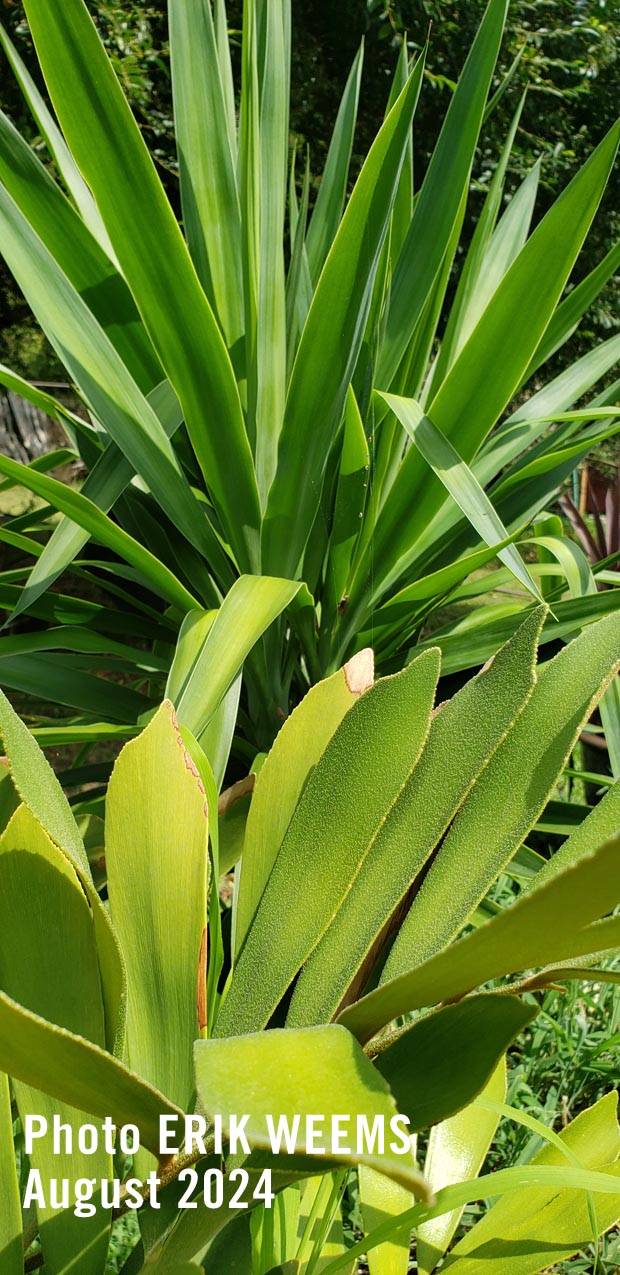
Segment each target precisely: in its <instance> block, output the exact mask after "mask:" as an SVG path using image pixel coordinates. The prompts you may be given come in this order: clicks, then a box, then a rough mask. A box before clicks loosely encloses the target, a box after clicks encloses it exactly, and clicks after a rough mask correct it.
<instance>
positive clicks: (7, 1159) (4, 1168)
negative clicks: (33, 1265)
mask: <svg viewBox="0 0 620 1275" xmlns="http://www.w3.org/2000/svg"><path fill="white" fill-rule="evenodd" d="M0 1192H1V1193H2V1213H1V1214H0V1261H1V1262H2V1271H3V1275H23V1272H24V1257H23V1239H22V1210H21V1201H20V1195H19V1181H18V1178H17V1167H16V1164H15V1151H14V1148H13V1116H12V1114H11V1093H10V1090H9V1078H8V1076H5V1075H4V1074H3V1073H2V1072H0Z"/></svg>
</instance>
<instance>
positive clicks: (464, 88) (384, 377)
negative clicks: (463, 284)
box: [377, 0, 507, 390]
mask: <svg viewBox="0 0 620 1275" xmlns="http://www.w3.org/2000/svg"><path fill="white" fill-rule="evenodd" d="M506 12H507V4H506V3H505V0H491V2H490V4H489V5H488V7H487V11H486V14H485V16H484V19H483V21H482V24H481V26H480V29H479V31H478V34H477V36H476V39H475V41H474V44H473V46H472V49H471V52H470V54H469V57H468V59H467V62H466V64H465V67H464V69H463V73H462V75H461V78H460V80H459V83H458V87H457V89H456V91H455V93H454V95H453V98H452V101H451V103H450V107H449V110H448V114H447V115H446V119H445V121H444V125H443V128H442V131H441V135H440V138H439V141H438V143H437V146H436V148H435V150H434V152H433V156H432V159H431V162H430V165H429V168H428V171H427V174H426V177H425V179H424V184H423V186H422V190H421V191H420V194H419V196H418V199H417V202H416V206H415V210H414V215H413V219H412V221H411V225H410V227H409V233H408V235H407V239H406V240H405V243H404V245H403V248H402V252H401V254H400V258H399V260H398V262H397V265H396V269H395V271H394V277H393V280H392V288H391V295H390V308H389V314H388V322H387V328H386V334H385V342H384V345H383V349H382V351H381V359H380V362H379V368H378V372H377V377H378V380H377V384H378V385H379V386H380V388H381V389H385V390H388V389H390V388H391V386H392V382H393V379H394V376H395V374H396V372H397V371H398V367H399V365H400V363H401V360H402V358H403V355H404V354H405V352H406V350H407V348H408V346H409V342H410V340H411V337H412V336H413V333H414V331H415V328H416V325H417V323H418V321H419V319H420V318H421V316H422V312H423V309H424V306H425V304H426V300H427V297H428V295H429V293H430V291H431V289H432V285H433V282H434V280H435V278H436V276H437V274H438V273H439V270H440V267H441V263H442V261H443V259H444V257H445V253H446V249H447V247H448V244H449V242H450V238H451V235H452V230H453V226H454V223H455V221H456V219H457V217H458V214H459V209H460V207H461V202H462V199H463V195H464V193H465V192H466V190H467V187H468V183H469V174H470V170H471V165H472V161H473V158H474V153H475V149H476V142H477V139H478V133H479V131H480V125H481V122H482V114H483V111H484V106H485V102H486V98H487V93H488V91H489V87H490V84H491V77H492V75H493V71H494V68H495V62H496V60H497V55H498V52H499V46H500V41H501V38H502V32H503V29H504V22H505V20H506ZM396 388H398V387H396Z"/></svg>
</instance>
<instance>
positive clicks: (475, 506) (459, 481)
mask: <svg viewBox="0 0 620 1275" xmlns="http://www.w3.org/2000/svg"><path fill="white" fill-rule="evenodd" d="M382 398H384V399H385V402H386V403H388V405H389V406H390V407H391V408H392V411H393V412H394V413H395V414H396V416H397V417H398V419H399V421H400V423H401V425H402V426H403V428H404V429H405V430H406V432H407V434H408V435H409V437H410V438H411V440H412V442H413V443H415V446H416V447H417V449H418V451H419V452H420V455H421V456H423V458H424V460H425V461H426V462H427V464H428V465H430V467H431V469H432V470H433V472H434V473H435V474H436V475H437V477H438V478H440V479H441V482H442V483H443V484H444V487H445V488H446V490H447V491H449V493H450V495H451V496H452V498H453V500H455V501H456V503H457V505H458V506H459V508H460V509H462V510H463V513H464V514H465V515H466V516H467V518H468V519H469V521H470V522H471V524H472V526H473V527H475V528H476V531H477V532H478V534H479V536H480V539H481V540H484V542H485V544H487V545H494V544H497V542H498V541H501V540H507V539H508V532H507V531H506V528H505V527H504V525H503V523H502V520H501V518H499V517H498V515H497V513H496V512H495V509H494V508H493V505H492V504H491V502H490V500H489V498H488V496H487V495H486V493H485V491H484V489H483V488H482V487H481V486H480V483H479V482H478V480H477V478H476V477H475V475H474V474H473V473H472V470H471V469H470V468H469V466H468V465H466V464H465V462H464V461H463V460H462V459H461V457H460V455H459V453H458V452H457V451H456V449H455V448H454V447H453V446H452V444H451V443H450V441H449V439H447V438H446V436H445V434H443V433H442V432H441V430H440V429H438V427H437V426H436V425H435V424H434V422H433V421H432V420H431V418H430V417H429V416H425V415H424V412H423V411H422V408H421V407H420V406H419V404H418V403H416V402H415V401H414V400H413V399H405V398H399V397H397V396H396V395H395V394H383V395H382ZM497 556H498V558H501V560H502V562H505V563H506V566H507V567H508V568H509V569H510V571H512V574H513V575H514V576H515V578H516V579H517V580H519V581H520V582H521V584H523V585H524V586H525V588H526V589H527V591H528V593H531V594H532V596H533V597H534V598H535V599H536V601H537V602H542V598H541V596H540V593H539V591H538V589H537V587H536V585H535V584H534V581H533V580H532V577H531V575H530V573H529V571H528V569H527V567H526V565H525V563H524V561H523V559H522V557H521V555H520V553H519V552H518V550H517V549H516V548H515V546H514V545H510V544H509V545H507V546H506V548H505V549H500V550H499V552H498V555H497Z"/></svg>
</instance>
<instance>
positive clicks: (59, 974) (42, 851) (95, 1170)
mask: <svg viewBox="0 0 620 1275" xmlns="http://www.w3.org/2000/svg"><path fill="white" fill-rule="evenodd" d="M0 986H1V987H2V990H3V994H4V996H6V997H10V998H11V999H12V1000H13V1001H17V1002H18V1004H19V1005H23V1006H24V1008H25V1009H26V1010H29V1011H30V1013H31V1014H37V1015H41V1016H43V1015H44V1016H45V1017H46V1018H47V1019H48V1020H49V1021H50V1022H52V1023H54V1024H56V1026H57V1027H60V1028H65V1029H67V1030H68V1031H70V1032H73V1033H74V1034H77V1035H79V1036H83V1037H85V1038H86V1039H87V1040H90V1041H92V1042H93V1044H95V1045H98V1046H99V1047H102V1046H104V1044H105V1022H104V1011H103V1001H102V996H101V983H100V976H99V963H98V959H97V948H96V943H95V929H94V925H93V918H92V914H91V911H90V908H89V906H88V902H87V900H86V897H85V895H84V892H83V890H82V887H81V885H80V882H79V880H78V876H77V874H76V871H75V869H74V868H73V866H72V865H71V864H70V863H69V861H68V860H67V859H66V858H65V856H64V855H63V854H62V853H61V851H60V850H59V849H58V848H57V847H56V846H55V845H54V843H53V842H52V841H51V840H50V838H49V837H48V836H47V834H46V833H45V832H44V831H43V829H42V828H41V826H40V825H39V823H38V822H37V821H36V819H35V818H34V816H33V815H32V814H31V812H30V810H29V809H28V808H27V807H26V806H20V807H19V809H18V810H17V811H16V812H15V814H14V815H13V818H12V819H11V821H10V823H9V825H8V827H7V828H6V830H5V832H4V833H3V836H2V838H1V839H0ZM0 1066H2V1068H3V1070H6V1071H8V1072H10V1071H11V1063H10V1059H9V1057H8V1056H6V1057H5V1056H4V1053H3V1054H2V1056H0ZM13 1089H14V1093H15V1099H16V1102H17V1108H18V1111H19V1114H20V1117H21V1120H22V1125H23V1124H24V1121H25V1118H26V1116H27V1115H37V1116H42V1117H43V1118H44V1119H46V1120H47V1122H48V1126H49V1127H50V1128H51V1125H52V1120H53V1117H54V1115H57V1116H59V1117H60V1119H61V1122H62V1123H64V1124H68V1125H69V1126H70V1128H71V1130H72V1134H73V1138H74V1140H77V1133H78V1129H79V1127H80V1125H81V1124H83V1122H84V1121H83V1116H82V1115H81V1113H80V1112H78V1111H77V1110H75V1109H74V1108H73V1107H72V1106H68V1105H66V1104H64V1103H59V1102H58V1101H56V1100H54V1099H51V1098H50V1097H49V1096H48V1095H47V1094H45V1093H43V1092H41V1091H40V1090H37V1089H33V1088H32V1087H31V1085H29V1084H27V1083H26V1082H24V1081H23V1080H21V1079H20V1078H19V1077H17V1076H15V1075H14V1076H13ZM29 1158H30V1167H31V1169H33V1170H38V1172H39V1173H40V1174H41V1181H42V1184H43V1187H44V1190H45V1191H46V1193H47V1192H48V1191H49V1183H50V1181H51V1180H52V1179H54V1178H63V1177H66V1178H68V1179H69V1182H70V1183H72V1184H73V1183H75V1182H76V1181H77V1180H78V1179H79V1178H83V1177H88V1178H90V1177H95V1178H106V1177H108V1176H110V1175H111V1161H110V1157H108V1156H107V1155H106V1154H105V1150H104V1149H103V1148H100V1149H99V1150H97V1151H96V1152H95V1153H94V1154H93V1155H86V1154H85V1153H84V1152H82V1151H80V1150H79V1148H78V1147H77V1146H76V1145H74V1147H73V1150H72V1153H70V1152H69V1151H68V1150H67V1149H66V1147H64V1145H63V1144H62V1143H61V1149H60V1151H59V1152H58V1153H57V1154H54V1150H53V1146H52V1140H51V1138H49V1137H48V1138H41V1139H37V1141H36V1142H35V1143H34V1144H33V1149H32V1151H31V1154H30V1157H29ZM60 1214H62V1222H61V1221H60ZM38 1219H39V1227H40V1235H41V1245H42V1248H43V1252H44V1254H45V1264H46V1268H47V1269H48V1270H49V1272H50V1275H61V1272H64V1271H65V1268H66V1267H70V1266H71V1263H72V1262H74V1261H75V1262H76V1265H77V1260H78V1255H79V1254H82V1253H83V1252H84V1251H85V1250H88V1251H89V1260H90V1261H91V1262H92V1267H91V1269H94V1270H95V1271H97V1270H99V1269H101V1268H102V1267H103V1265H104V1261H105V1255H106V1251H107V1245H108V1238H109V1221H110V1219H109V1216H108V1218H107V1219H106V1216H105V1214H104V1213H103V1212H102V1210H101V1209H98V1210H97V1213H96V1215H95V1217H93V1218H76V1217H75V1216H74V1214H73V1212H72V1211H71V1210H65V1211H63V1210H60V1209H58V1208H53V1207H52V1205H51V1202H50V1201H49V1198H48V1199H47V1207H45V1208H44V1207H43V1206H42V1205H40V1206H39V1207H38Z"/></svg>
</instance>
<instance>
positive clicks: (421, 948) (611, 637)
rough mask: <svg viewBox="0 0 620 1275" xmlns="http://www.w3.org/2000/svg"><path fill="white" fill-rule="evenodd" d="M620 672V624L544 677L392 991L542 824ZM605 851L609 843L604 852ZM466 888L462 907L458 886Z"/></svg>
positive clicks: (470, 810)
mask: <svg viewBox="0 0 620 1275" xmlns="http://www.w3.org/2000/svg"><path fill="white" fill-rule="evenodd" d="M619 666H620V617H619V616H610V617H609V618H608V619H605V620H602V621H600V623H599V624H596V625H591V626H590V627H588V628H587V629H586V630H585V631H584V632H583V633H582V634H581V635H580V637H578V638H576V639H575V641H574V642H571V643H569V645H568V646H567V647H565V648H564V650H562V651H560V653H559V654H558V655H556V657H555V659H553V660H552V661H551V662H550V663H548V664H546V665H544V666H543V667H542V668H541V669H540V670H539V674H538V681H537V684H536V686H535V688H534V691H533V692H532V695H531V698H530V700H529V702H528V704H527V705H526V706H525V708H524V710H523V713H522V714H521V716H520V717H519V718H518V719H517V720H516V721H515V723H514V726H513V727H512V729H511V730H510V731H509V733H508V735H507V737H506V739H505V740H504V742H503V743H502V745H501V746H500V748H499V749H498V750H497V752H496V754H495V756H494V757H493V758H491V760H490V762H489V765H488V766H487V767H486V769H485V771H484V772H483V774H482V775H481V776H480V778H479V780H478V783H477V784H476V786H475V788H474V790H473V791H472V792H471V793H470V795H469V797H468V799H467V801H466V802H465V804H464V806H463V808H462V809H461V810H460V812H459V813H458V815H457V817H456V819H455V821H454V823H453V825H452V827H451V829H450V831H449V833H448V835H447V837H446V839H445V841H444V842H443V845H442V846H441V849H440V851H439V854H438V855H437V858H436V859H435V861H434V863H433V864H432V865H431V867H430V870H429V872H428V874H427V876H426V878H425V880H424V882H423V883H422V886H421V888H420V891H419V893H418V895H417V897H416V899H415V900H414V902H413V904H412V907H411V909H410V911H409V914H408V916H407V920H406V921H405V924H404V926H403V928H402V930H401V932H400V934H399V936H398V938H397V940H396V943H395V945H394V948H393V950H392V952H391V953H390V957H389V959H388V961H387V963H386V968H385V970H384V973H383V981H387V980H388V979H390V978H393V977H395V976H397V975H398V974H402V973H404V971H405V970H406V969H410V968H411V967H412V965H414V964H420V962H421V961H424V960H426V959H427V957H429V956H431V955H432V954H433V953H434V952H437V951H439V949H440V948H441V947H443V946H444V944H445V943H447V942H448V941H449V940H450V939H451V938H453V936H454V935H455V934H456V933H457V931H458V929H459V927H460V926H461V925H463V924H464V923H465V921H466V920H467V918H468V917H469V916H470V915H471V913H472V912H473V910H474V908H475V907H476V906H477V904H478V903H479V901H480V899H481V898H482V897H483V895H484V894H485V893H486V891H487V889H488V888H489V886H490V885H491V883H492V882H493V881H494V880H495V879H496V877H497V875H498V873H499V872H500V871H501V869H502V867H503V866H504V865H505V864H506V863H507V862H508V860H509V859H510V858H511V857H512V855H513V854H514V852H515V850H517V849H518V847H519V845H520V844H521V842H522V841H523V839H524V838H525V837H526V836H527V833H528V832H529V830H530V828H531V827H532V826H533V825H534V823H535V822H536V819H537V818H538V816H539V814H540V813H541V811H542V810H543V808H544V805H545V802H546V801H547V798H548V797H549V796H550V794H551V791H552V789H553V786H554V784H555V783H556V781H557V778H558V776H559V774H560V773H561V771H562V768H563V766H564V765H565V763H566V761H567V759H568V756H569V754H570V752H571V750H572V748H573V747H574V744H575V741H576V740H577V738H578V735H579V732H580V730H581V728H582V726H583V724H584V722H586V721H587V720H588V718H589V717H590V714H591V713H592V711H593V709H594V707H595V705H596V703H597V701H598V699H599V698H600V696H601V694H602V692H603V690H604V689H605V686H606V685H607V683H608V682H609V680H610V678H611V677H612V676H613V674H614V672H616V671H617V669H618V667H619ZM599 844H600V843H599ZM455 880H459V881H460V882H461V888H460V890H459V894H458V899H455V897H454V881H455Z"/></svg>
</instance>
